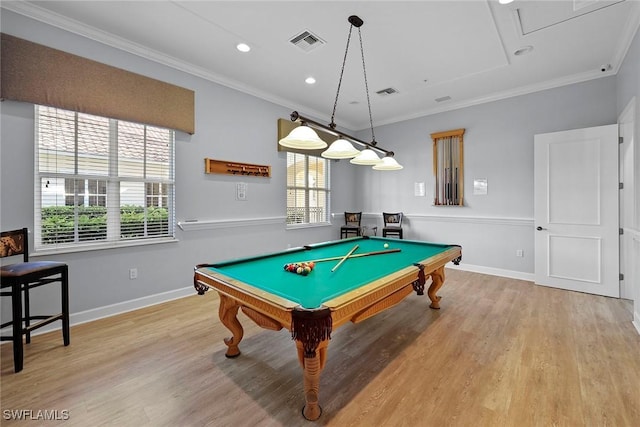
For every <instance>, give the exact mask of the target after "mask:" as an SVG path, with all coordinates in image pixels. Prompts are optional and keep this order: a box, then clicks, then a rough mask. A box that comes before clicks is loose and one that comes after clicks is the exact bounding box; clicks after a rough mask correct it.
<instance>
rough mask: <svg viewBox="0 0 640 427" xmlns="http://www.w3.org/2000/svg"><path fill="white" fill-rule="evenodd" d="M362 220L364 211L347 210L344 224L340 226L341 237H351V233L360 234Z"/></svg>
mask: <svg viewBox="0 0 640 427" xmlns="http://www.w3.org/2000/svg"><path fill="white" fill-rule="evenodd" d="M361 221H362V212H345V213H344V225H343V226H342V227H340V238H341V239H342V238H345V237H349V235H350V234H353V235H354V236H360V235H361V230H362V228H361V227H360V222H361Z"/></svg>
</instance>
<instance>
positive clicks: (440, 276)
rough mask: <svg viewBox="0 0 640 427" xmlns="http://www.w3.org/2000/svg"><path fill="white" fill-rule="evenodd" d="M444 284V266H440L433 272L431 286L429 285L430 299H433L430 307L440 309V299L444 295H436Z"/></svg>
mask: <svg viewBox="0 0 640 427" xmlns="http://www.w3.org/2000/svg"><path fill="white" fill-rule="evenodd" d="M443 284H444V266H443V267H440V268H438V269H437V270H436V271H434V272H433V273H431V286H429V290H428V291H427V295H429V299H430V300H431V304H430V305H429V307H431V308H435V309H439V308H440V299H442V297H440V296H438V295H436V293H437V292H438V290H439V289H440V288H441V287H442V285H443Z"/></svg>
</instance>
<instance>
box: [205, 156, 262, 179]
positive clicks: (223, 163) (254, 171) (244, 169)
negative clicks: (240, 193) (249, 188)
mask: <svg viewBox="0 0 640 427" xmlns="http://www.w3.org/2000/svg"><path fill="white" fill-rule="evenodd" d="M204 172H205V173H221V174H226V175H244V176H261V177H265V178H270V177H271V166H269V165H256V164H253V163H241V162H230V161H227V160H216V159H209V158H205V159H204Z"/></svg>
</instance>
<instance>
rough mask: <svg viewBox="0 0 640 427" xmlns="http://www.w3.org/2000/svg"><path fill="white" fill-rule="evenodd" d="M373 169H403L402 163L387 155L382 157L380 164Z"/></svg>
mask: <svg viewBox="0 0 640 427" xmlns="http://www.w3.org/2000/svg"><path fill="white" fill-rule="evenodd" d="M373 169H375V170H377V171H397V170H400V169H402V165H400V163H398V162H396V159H394V158H393V157H389V156H386V157H383V158H382V161H381V162H380V164H377V165H374V166H373Z"/></svg>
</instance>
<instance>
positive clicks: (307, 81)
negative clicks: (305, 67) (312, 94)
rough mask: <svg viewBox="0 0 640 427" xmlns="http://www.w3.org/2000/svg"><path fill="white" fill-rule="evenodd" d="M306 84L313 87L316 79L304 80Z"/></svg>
mask: <svg viewBox="0 0 640 427" xmlns="http://www.w3.org/2000/svg"><path fill="white" fill-rule="evenodd" d="M304 82H305V83H306V84H308V85H312V84H314V83H315V82H316V79H314V78H313V77H311V76H309V77H307V78H306V79H304Z"/></svg>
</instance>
